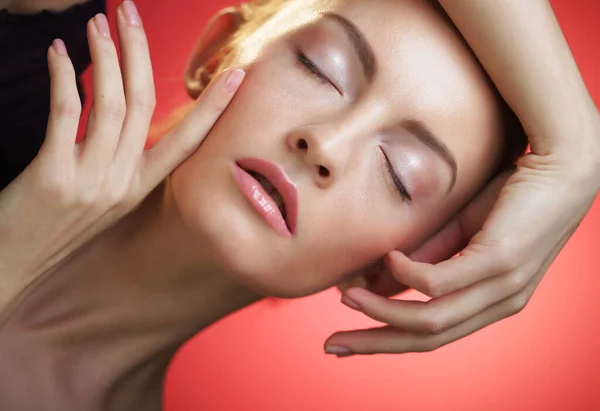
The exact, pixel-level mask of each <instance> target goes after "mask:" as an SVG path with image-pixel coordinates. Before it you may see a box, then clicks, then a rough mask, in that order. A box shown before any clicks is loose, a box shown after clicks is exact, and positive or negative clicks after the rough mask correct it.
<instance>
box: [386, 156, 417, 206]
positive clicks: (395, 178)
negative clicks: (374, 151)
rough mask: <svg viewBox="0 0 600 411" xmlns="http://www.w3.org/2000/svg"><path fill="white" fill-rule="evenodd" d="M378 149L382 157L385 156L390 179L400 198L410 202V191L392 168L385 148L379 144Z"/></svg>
mask: <svg viewBox="0 0 600 411" xmlns="http://www.w3.org/2000/svg"><path fill="white" fill-rule="evenodd" d="M379 150H381V153H382V154H383V157H384V158H385V163H386V165H387V169H388V172H389V173H390V176H391V177H392V180H393V181H394V185H395V186H396V188H397V189H398V192H399V193H400V195H401V196H402V199H403V200H404V201H406V202H407V203H409V204H410V203H411V202H412V196H411V195H410V193H409V192H408V190H407V189H406V186H405V185H404V183H403V182H402V180H401V179H400V177H399V176H398V174H397V173H396V170H394V167H393V166H392V162H391V161H390V158H389V157H388V155H387V153H386V152H385V150H384V149H383V147H381V146H379Z"/></svg>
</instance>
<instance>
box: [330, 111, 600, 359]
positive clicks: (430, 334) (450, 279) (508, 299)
mask: <svg viewBox="0 0 600 411" xmlns="http://www.w3.org/2000/svg"><path fill="white" fill-rule="evenodd" d="M593 117H594V118H595V119H596V121H595V122H594V123H595V125H594V126H593V127H592V128H591V130H592V132H591V138H590V139H587V140H586V141H591V142H592V144H591V145H590V146H589V147H588V148H589V152H588V154H587V155H586V156H587V157H586V156H583V154H582V153H581V152H580V153H578V155H577V156H571V157H566V156H561V155H556V154H548V155H536V154H533V153H530V154H528V155H526V156H525V157H523V158H522V159H521V160H520V161H519V163H518V168H517V171H516V172H515V173H514V174H512V175H510V177H508V180H506V178H507V175H506V174H505V175H502V176H500V177H498V178H497V179H496V180H494V181H493V182H492V183H491V184H490V185H488V187H487V188H486V189H485V190H484V191H483V192H482V193H481V194H480V195H479V196H478V197H477V198H476V199H475V200H474V201H473V202H472V203H471V204H470V205H469V206H467V207H466V208H465V209H464V210H463V212H462V213H460V214H459V215H458V216H457V217H456V218H455V219H454V220H453V221H451V222H450V223H449V224H448V226H447V227H445V228H444V229H443V230H442V231H440V232H439V233H438V234H437V235H436V236H435V237H434V238H432V239H431V240H430V241H429V242H427V243H426V244H425V245H423V246H422V247H421V248H420V249H419V250H417V251H416V252H415V253H414V254H411V256H410V258H408V257H407V256H405V255H403V254H402V253H400V252H397V251H393V252H391V253H389V255H388V256H387V257H386V258H385V264H386V266H387V270H386V271H383V272H380V273H377V274H376V275H375V276H373V277H371V279H370V280H369V281H368V282H367V287H368V288H370V289H371V291H374V292H377V293H379V294H381V295H377V294H374V293H373V292H370V291H367V290H366V289H363V288H360V287H354V288H349V289H346V290H345V291H344V295H343V297H342V302H345V303H346V304H347V305H349V306H351V307H353V308H355V309H358V310H360V311H361V312H363V313H364V314H366V315H367V316H369V317H371V318H373V319H375V320H377V321H380V322H383V323H385V324H388V325H387V326H384V327H382V328H374V329H370V330H357V331H349V332H340V333H336V334H334V335H333V336H331V337H330V338H329V339H328V340H327V342H326V347H329V349H328V351H329V352H331V353H333V354H338V355H340V356H346V355H352V354H374V353H402V352H422V351H432V350H435V349H437V348H439V347H441V346H443V345H445V344H448V343H450V342H452V341H455V340H457V339H460V338H463V337H465V336H467V335H469V334H471V333H473V332H475V331H477V330H479V329H481V328H483V327H486V326H488V325H490V324H492V323H494V322H497V321H499V320H501V319H503V318H506V317H509V316H511V315H514V314H516V313H518V312H520V311H521V310H522V309H523V308H524V307H525V306H526V305H527V303H528V301H529V299H530V297H531V295H532V294H533V292H534V291H535V289H536V287H537V285H538V284H539V283H540V281H541V280H542V278H543V276H544V273H545V272H546V270H547V269H548V267H549V266H550V264H551V263H552V261H553V260H554V258H555V257H556V255H557V254H558V252H559V251H560V250H561V249H562V247H563V246H564V244H565V243H566V241H567V240H568V238H569V237H570V236H571V235H572V234H573V232H574V231H575V229H576V228H577V226H578V225H579V223H580V222H581V220H582V218H583V216H584V215H585V214H586V212H587V211H588V209H589V208H590V207H591V204H592V202H593V200H594V197H595V196H596V195H597V193H598V190H599V189H600V181H599V180H600V179H599V178H598V175H599V173H600V166H599V163H600V155H599V154H598V153H600V150H598V141H599V137H600V122H599V121H598V116H597V113H596V115H595V116H593ZM594 142H595V143H594ZM505 181H506V184H505ZM498 191H499V194H498ZM490 210H491V212H489V216H488V211H490ZM486 216H487V219H486ZM480 227H481V230H479V228H480ZM475 233H476V234H475ZM515 233H518V235H515ZM473 234H475V235H474V236H473ZM472 236H473V238H472V239H471V237H472ZM469 240H470V242H469ZM467 242H468V245H467V247H466V248H465V249H464V250H463V251H462V252H461V254H460V255H459V256H457V257H455V258H452V259H450V260H446V261H444V260H445V259H446V258H448V257H450V256H452V255H454V253H455V252H456V251H458V249H459V247H461V246H462V245H464V244H465V243H467ZM413 260H415V261H413ZM417 261H420V262H417ZM438 261H442V262H439V263H437V264H431V262H438ZM407 287H410V288H413V289H415V290H417V291H420V292H422V293H423V294H425V295H427V296H429V297H432V299H431V300H429V301H427V302H418V301H400V300H394V299H387V298H385V297H383V296H388V295H393V294H395V293H397V292H399V291H402V289H405V288H407ZM326 349H327V348H326Z"/></svg>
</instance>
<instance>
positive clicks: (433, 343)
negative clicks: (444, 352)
mask: <svg viewBox="0 0 600 411" xmlns="http://www.w3.org/2000/svg"><path fill="white" fill-rule="evenodd" d="M440 347H441V344H440V342H439V340H438V339H437V338H426V339H424V340H423V341H422V342H421V343H420V344H419V346H418V349H417V350H416V351H418V352H433V351H435V350H437V349H438V348H440Z"/></svg>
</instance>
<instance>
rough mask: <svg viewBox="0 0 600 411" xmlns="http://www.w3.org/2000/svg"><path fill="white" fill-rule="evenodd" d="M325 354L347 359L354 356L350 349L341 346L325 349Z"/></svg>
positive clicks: (329, 346)
mask: <svg viewBox="0 0 600 411" xmlns="http://www.w3.org/2000/svg"><path fill="white" fill-rule="evenodd" d="M325 352H326V353H327V354H335V355H337V356H338V357H347V356H349V355H352V351H350V349H348V348H346V347H342V346H339V345H328V346H327V347H325Z"/></svg>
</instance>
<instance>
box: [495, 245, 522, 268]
mask: <svg viewBox="0 0 600 411" xmlns="http://www.w3.org/2000/svg"><path fill="white" fill-rule="evenodd" d="M495 252H496V256H495V261H494V266H495V267H496V268H497V269H498V270H500V271H501V272H512V271H514V270H515V269H516V268H517V267H518V266H519V254H518V252H517V251H516V250H515V249H514V248H513V247H510V246H507V245H500V246H499V247H497V249H496V251H495Z"/></svg>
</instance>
